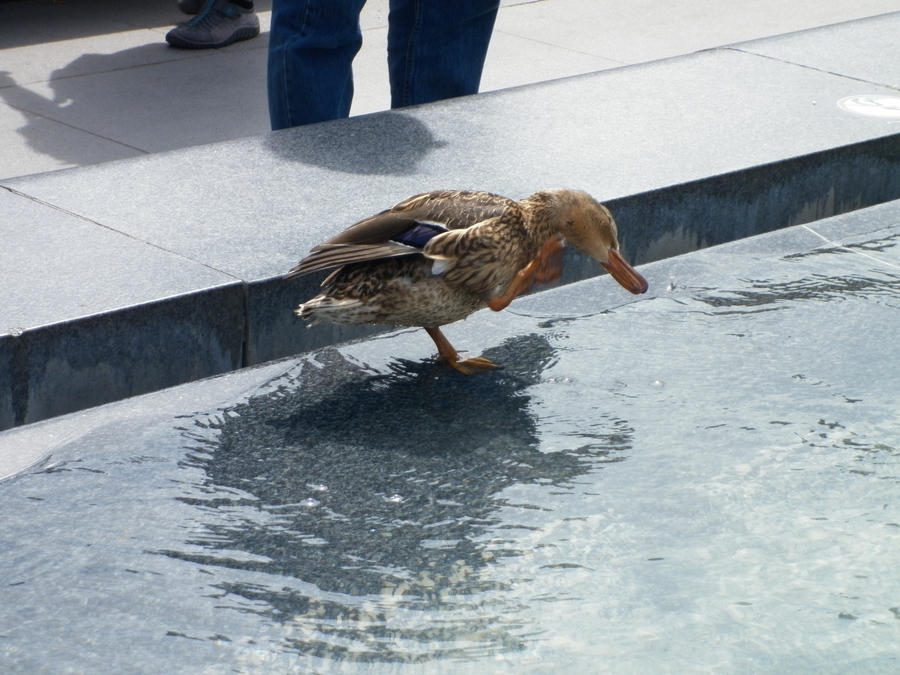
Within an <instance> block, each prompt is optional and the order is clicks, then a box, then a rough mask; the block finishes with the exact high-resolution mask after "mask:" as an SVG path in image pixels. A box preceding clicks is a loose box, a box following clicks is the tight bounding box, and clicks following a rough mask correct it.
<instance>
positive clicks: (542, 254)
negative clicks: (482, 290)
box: [488, 237, 565, 312]
mask: <svg viewBox="0 0 900 675" xmlns="http://www.w3.org/2000/svg"><path fill="white" fill-rule="evenodd" d="M564 248H565V245H564V244H563V242H562V240H561V239H560V238H559V237H550V238H549V239H548V240H547V241H545V242H544V244H543V245H542V246H541V250H540V251H538V254H537V255H536V256H535V257H534V259H533V260H532V261H531V262H530V263H528V264H527V265H525V267H523V268H522V269H520V270H519V271H518V273H517V274H516V276H515V277H514V278H513V280H512V281H511V282H510V284H509V286H507V287H506V290H505V291H503V293H502V294H500V295H496V296H494V297H493V298H491V299H490V300H488V307H490V308H491V309H492V310H494V311H495V312H499V311H500V310H501V309H504V308H506V306H507V305H509V303H511V302H512V301H513V300H514V299H515V298H516V297H517V296H518V295H519V294H520V293H522V292H523V291H526V290H528V288H529V287H530V286H531V284H533V283H535V282H537V283H540V284H547V283H550V282H551V281H556V280H557V279H559V275H560V274H562V252H563V249H564Z"/></svg>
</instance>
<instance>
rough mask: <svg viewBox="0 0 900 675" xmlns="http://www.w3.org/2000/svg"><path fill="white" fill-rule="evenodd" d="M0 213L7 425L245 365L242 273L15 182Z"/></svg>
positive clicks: (0, 342) (0, 409)
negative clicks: (55, 203) (51, 202)
mask: <svg viewBox="0 0 900 675" xmlns="http://www.w3.org/2000/svg"><path fill="white" fill-rule="evenodd" d="M0 210H2V212H3V214H4V218H3V220H2V222H0V232H2V238H3V241H4V242H5V245H4V246H3V247H2V250H0V268H2V269H3V279H4V283H3V284H2V287H0V306H2V307H3V324H2V325H0V354H2V356H0V359H2V360H3V365H2V369H0V383H2V387H0V426H3V427H9V426H12V425H13V424H22V423H27V422H31V421H34V420H37V419H43V418H46V417H50V416H52V415H54V414H59V413H63V412H69V411H71V410H74V409H78V408H81V407H86V406H88V405H91V404H99V403H104V402H107V401H110V400H114V399H115V398H118V397H123V396H130V395H133V394H134V393H138V392H140V391H143V392H146V391H152V390H154V389H159V388H161V387H164V386H167V385H170V384H172V383H173V382H174V381H176V380H177V381H181V382H185V381H188V380H191V379H195V378H196V377H201V376H204V375H208V374H210V372H214V371H217V372H223V371H227V370H232V369H234V368H238V367H240V366H241V365H242V363H243V337H244V320H245V306H244V305H245V293H244V289H243V285H242V284H241V283H240V281H239V280H237V279H235V278H233V277H229V276H228V275H226V274H223V273H221V272H218V271H216V270H213V269H210V268H209V267H206V266H204V265H200V264H197V263H196V262H193V261H190V260H186V259H185V258H183V257H182V256H179V255H177V254H174V253H171V252H167V251H164V250H161V249H159V248H157V247H154V246H151V245H148V244H146V243H143V242H140V241H138V240H136V239H134V238H132V237H129V236H127V235H125V234H122V233H121V232H115V231H113V230H110V229H108V228H105V227H101V226H98V225H97V224H96V223H94V222H90V221H87V220H85V219H84V218H81V217H78V216H75V215H73V214H71V213H66V212H63V211H60V210H59V209H56V208H53V207H50V206H47V205H45V204H40V203H38V202H35V201H34V200H32V199H30V198H27V197H24V196H22V195H19V194H15V193H13V192H10V191H8V190H4V189H0ZM161 300H164V302H160V301H161Z"/></svg>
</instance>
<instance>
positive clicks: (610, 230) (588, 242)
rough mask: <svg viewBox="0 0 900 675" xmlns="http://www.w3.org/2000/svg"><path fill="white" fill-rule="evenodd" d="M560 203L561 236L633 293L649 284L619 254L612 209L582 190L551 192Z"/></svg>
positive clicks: (557, 203)
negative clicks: (610, 210)
mask: <svg viewBox="0 0 900 675" xmlns="http://www.w3.org/2000/svg"><path fill="white" fill-rule="evenodd" d="M545 194H548V195H552V201H554V202H556V209H555V210H556V214H555V220H556V221H557V223H559V233H560V234H561V235H562V236H563V237H565V238H566V240H567V241H570V242H572V244H573V245H574V246H575V247H576V248H577V249H578V250H580V251H582V252H584V253H586V254H587V255H589V256H591V257H592V258H593V259H594V260H596V261H598V262H599V263H600V264H601V265H603V267H604V269H606V271H607V272H609V274H610V276H612V278H613V279H615V280H616V281H618V282H619V284H621V286H622V287H623V288H625V289H626V290H628V291H631V292H632V293H645V292H646V291H647V288H649V284H648V283H647V280H646V279H644V277H642V276H641V275H640V274H638V272H637V270H635V269H634V268H633V267H632V266H631V265H629V264H628V263H627V262H626V261H625V258H623V257H622V256H621V254H620V253H619V233H618V229H617V228H616V221H615V220H614V219H613V217H612V214H611V213H610V212H609V209H608V208H606V207H605V206H604V205H603V204H601V203H600V202H598V201H597V200H596V199H594V198H593V197H591V196H590V195H589V194H587V193H586V192H582V191H580V190H547V191H546V192H545Z"/></svg>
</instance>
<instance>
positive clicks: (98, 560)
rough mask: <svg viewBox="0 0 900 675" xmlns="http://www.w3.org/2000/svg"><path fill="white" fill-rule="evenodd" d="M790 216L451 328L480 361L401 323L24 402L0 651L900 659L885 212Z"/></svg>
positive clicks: (7, 520)
mask: <svg viewBox="0 0 900 675" xmlns="http://www.w3.org/2000/svg"><path fill="white" fill-rule="evenodd" d="M791 236H795V237H797V238H799V239H803V237H809V238H815V236H816V235H815V233H814V232H813V231H812V230H811V229H810V228H807V229H806V230H798V231H796V232H795V233H794V234H792V235H791ZM803 240H804V241H806V240H805V239H803ZM815 241H816V242H817V243H816V244H815V245H814V246H813V245H809V246H806V247H805V248H804V247H799V248H795V250H794V252H793V253H782V254H778V255H775V254H772V253H770V252H768V251H767V249H766V247H764V246H761V247H760V248H759V250H755V249H754V247H753V244H752V242H751V243H750V244H749V245H748V244H747V243H743V244H741V245H738V246H736V247H735V246H725V247H720V248H717V249H710V250H707V251H704V252H701V253H697V254H693V255H690V256H685V257H682V258H677V259H673V260H670V261H665V262H663V263H659V264H656V265H652V266H648V267H647V276H648V278H649V279H650V282H651V285H652V288H651V293H650V294H649V295H648V296H647V297H643V298H640V299H636V300H633V301H632V299H631V298H628V297H623V296H621V295H616V294H615V291H613V290H610V289H611V286H609V285H608V284H607V282H608V281H609V280H608V279H604V280H594V281H588V282H584V283H581V284H576V285H574V286H571V287H568V288H562V289H558V290H554V291H550V292H547V293H544V294H541V295H539V296H534V297H532V298H530V299H527V300H524V301H520V302H517V303H516V304H515V305H513V307H512V308H511V310H512V311H511V312H507V313H504V314H502V315H488V314H481V315H478V316H476V317H474V318H472V319H471V320H469V321H468V322H466V323H465V324H462V325H460V326H458V327H453V328H451V329H450V330H448V334H449V335H450V337H451V339H454V341H455V342H458V343H459V344H458V346H460V347H461V348H466V349H471V350H472V351H474V352H478V351H479V350H482V349H484V354H485V355H486V356H488V357H489V358H492V359H493V360H495V361H496V362H498V363H501V364H502V365H503V366H504V368H503V370H500V371H496V372H490V373H483V374H479V375H476V376H472V377H464V376H461V375H459V374H457V373H455V372H452V371H449V370H448V369H447V368H446V367H444V366H442V365H440V364H436V363H434V362H433V361H432V360H429V358H428V355H429V352H430V346H429V343H428V339H427V337H425V336H424V334H422V333H420V332H418V331H411V332H410V331H407V332H402V333H397V334H393V335H388V336H383V337H379V338H376V339H373V340H370V341H367V342H363V343H359V344H354V345H348V346H345V347H341V348H339V349H327V350H323V351H321V352H318V353H316V354H312V355H309V356H307V357H304V358H302V359H298V360H293V361H286V362H283V363H282V364H278V365H276V366H274V367H273V366H269V367H267V368H266V369H264V370H260V371H258V372H259V373H260V374H259V376H258V378H259V379H258V381H256V382H253V383H252V384H251V385H248V387H247V391H246V393H244V394H241V395H239V396H238V395H235V396H233V398H232V400H230V401H225V402H223V403H222V404H221V405H211V404H209V403H205V401H206V400H207V399H205V398H204V397H203V396H200V395H199V394H194V393H192V392H195V391H197V389H195V388H196V387H198V386H202V387H205V389H204V391H208V390H209V389H210V388H211V387H215V386H216V382H217V381H216V380H213V381H210V382H207V383H204V384H202V385H189V386H187V387H182V388H178V389H174V390H171V391H170V392H164V393H162V394H155V395H151V396H150V397H147V398H146V399H141V400H146V401H148V403H146V404H139V403H134V402H132V403H128V404H117V405H120V407H121V405H131V406H132V408H131V409H133V406H135V405H144V407H143V409H142V412H141V414H140V415H135V414H132V413H129V414H124V413H123V414H117V413H116V412H115V410H117V408H116V407H115V406H112V407H110V408H109V409H108V410H110V411H111V412H106V413H103V412H102V411H101V412H97V411H89V412H87V413H85V414H84V415H85V417H84V418H83V419H84V420H88V421H89V422H90V423H89V424H88V425H87V426H85V427H83V428H82V431H79V432H77V433H68V434H64V433H62V432H61V431H60V432H58V433H57V432H55V431H54V430H55V429H61V428H62V427H60V426H56V427H55V426H54V424H55V423H54V422H50V423H48V424H47V425H44V426H43V427H40V428H39V429H44V431H42V432H40V433H43V434H44V435H43V436H41V438H43V439H44V441H43V442H46V443H48V449H49V451H50V452H51V455H50V456H49V457H48V458H47V459H46V460H45V462H44V463H43V464H42V465H40V466H38V467H36V468H34V469H32V470H30V471H28V472H25V473H23V474H20V475H18V476H16V477H14V478H12V479H10V480H7V481H4V482H2V483H0V513H2V514H3V526H2V528H0V570H2V575H0V577H2V581H0V587H2V602H0V664H4V667H3V669H4V670H11V671H15V672H37V671H54V672H64V671H67V670H69V671H72V672H162V671H165V670H171V671H173V672H287V671H290V670H292V669H294V670H296V671H297V672H320V673H334V672H350V673H406V672H410V673H411V672H440V673H457V672H459V673H468V672H478V673H481V672H515V673H529V672H534V673H545V672H554V673H560V672H565V673H583V672H623V673H631V672H654V673H655V672H661V671H662V672H692V671H694V672H696V671H704V672H800V671H803V672H850V671H860V672H885V673H887V672H897V670H898V668H900V656H898V654H900V649H898V645H900V574H898V571H897V570H898V560H900V385H898V382H900V246H898V242H900V234H898V232H897V229H896V228H893V229H887V230H882V231H879V232H873V233H870V234H868V235H865V236H861V237H858V238H857V239H856V240H854V241H850V242H843V243H844V244H845V245H844V246H835V245H831V244H827V243H825V242H824V241H821V240H820V239H816V240H815ZM598 294H602V295H603V297H604V298H617V297H618V298H620V299H621V302H622V304H621V305H618V306H616V305H615V304H609V303H607V304H605V305H603V307H604V308H603V309H602V311H600V310H598V309H597V307H596V297H597V295H598ZM401 356H405V357H406V358H401ZM253 372H254V371H247V372H245V373H243V374H239V375H231V376H227V377H232V378H233V377H242V378H244V379H245V380H248V378H249V379H250V380H252V377H253ZM219 381H220V382H224V381H226V380H224V379H220V380H219ZM154 401H157V402H161V401H165V403H164V404H163V403H154ZM173 408H174V409H178V410H180V412H178V413H177V414H173V413H172V412H171V411H172V409H173ZM91 416H93V417H91ZM59 424H62V423H59ZM72 424H74V423H72ZM79 424H82V422H79ZM26 432H27V430H26ZM19 433H20V434H21V433H23V432H22V430H19ZM35 433H37V432H35Z"/></svg>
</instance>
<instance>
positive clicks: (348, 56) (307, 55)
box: [268, 0, 500, 129]
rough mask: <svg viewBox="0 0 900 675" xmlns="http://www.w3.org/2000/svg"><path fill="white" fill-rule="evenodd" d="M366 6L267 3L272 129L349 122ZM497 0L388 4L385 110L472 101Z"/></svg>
mask: <svg viewBox="0 0 900 675" xmlns="http://www.w3.org/2000/svg"><path fill="white" fill-rule="evenodd" d="M364 4H365V0H273V2H272V27H271V30H270V32H269V71H268V90H269V116H270V118H271V121H272V128H273V129H283V128H286V127H292V126H297V125H300V124H309V123H311V122H321V121H324V120H330V119H337V118H339V117H347V115H349V114H350V103H351V101H352V99H353V74H352V69H351V64H352V63H353V58H354V57H355V56H356V53H357V52H358V51H359V48H360V46H361V45H362V33H361V31H360V28H359V13H360V11H361V10H362V6H363V5H364ZM499 4H500V3H499V0H391V2H390V17H389V28H388V72H389V74H390V85H391V107H393V108H400V107H403V106H407V105H414V104H417V103H427V102H429V101H435V100H438V99H442V98H450V97H453V96H462V95H464V94H474V93H476V92H477V91H478V85H479V82H480V81H481V69H482V67H483V65H484V58H485V55H486V54H487V48H488V43H489V42H490V39H491V32H492V31H493V28H494V19H495V18H496V16H497V7H498V5H499Z"/></svg>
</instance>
